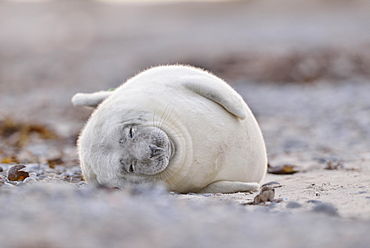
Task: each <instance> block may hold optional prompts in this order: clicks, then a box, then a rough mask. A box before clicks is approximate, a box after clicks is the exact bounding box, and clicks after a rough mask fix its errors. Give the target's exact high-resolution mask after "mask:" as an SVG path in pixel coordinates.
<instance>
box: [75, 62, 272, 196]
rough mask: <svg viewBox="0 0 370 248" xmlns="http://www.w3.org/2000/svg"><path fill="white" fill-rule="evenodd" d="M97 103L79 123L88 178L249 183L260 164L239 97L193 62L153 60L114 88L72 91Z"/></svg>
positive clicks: (174, 185) (195, 184)
mask: <svg viewBox="0 0 370 248" xmlns="http://www.w3.org/2000/svg"><path fill="white" fill-rule="evenodd" d="M72 102H73V104H74V105H85V106H91V107H97V108H96V109H95V111H94V112H93V114H92V115H91V117H90V119H89V120H88V122H87V123H86V125H85V127H84V129H83V130H82V132H81V134H80V137H79V140H78V149H79V158H80V163H81V168H82V172H83V175H84V177H85V179H86V181H87V182H88V183H98V184H105V185H109V186H112V187H119V188H122V187H125V185H127V184H129V183H134V184H137V183H144V182H157V181H159V182H162V183H164V184H165V185H166V186H167V188H168V190H170V191H175V192H180V193H186V192H202V193H205V192H209V193H217V192H220V193H232V192H243V191H256V190H258V188H259V182H260V181H261V180H262V179H263V178H264V176H265V174H266V169H267V156H266V149H265V144H264V140H263V137H262V133H261V130H260V128H259V126H258V124H257V122H256V119H255V118H254V116H253V114H252V112H251V111H250V109H249V108H248V106H247V104H246V103H245V102H244V101H243V99H242V97H241V96H240V95H239V94H238V93H237V92H236V91H235V90H233V89H232V88H231V87H230V86H229V85H228V84H227V83H226V82H224V81H223V80H222V79H220V78H218V77H216V76H214V75H212V74H210V73H208V72H206V71H204V70H201V69H197V68H193V67H189V66H181V65H173V66H159V67H154V68H151V69H149V70H146V71H144V72H141V73H140V74H138V75H136V76H134V77H133V78H131V79H129V80H128V81H127V82H125V83H124V84H122V85H121V86H120V87H118V88H117V89H116V90H114V91H111V92H109V91H101V92H96V93H91V94H83V93H79V94H76V95H75V96H74V97H73V98H72Z"/></svg>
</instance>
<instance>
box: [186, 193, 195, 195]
mask: <svg viewBox="0 0 370 248" xmlns="http://www.w3.org/2000/svg"><path fill="white" fill-rule="evenodd" d="M187 195H196V194H195V193H187Z"/></svg>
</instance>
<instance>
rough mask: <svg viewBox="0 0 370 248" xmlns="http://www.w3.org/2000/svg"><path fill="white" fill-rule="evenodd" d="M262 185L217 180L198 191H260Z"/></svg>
mask: <svg viewBox="0 0 370 248" xmlns="http://www.w3.org/2000/svg"><path fill="white" fill-rule="evenodd" d="M259 187H260V185H259V184H258V183H245V182H234V181H217V182H214V183H211V184H208V185H207V186H206V187H204V188H203V189H201V190H199V191H197V192H196V193H237V192H252V191H254V192H255V191H258V189H259Z"/></svg>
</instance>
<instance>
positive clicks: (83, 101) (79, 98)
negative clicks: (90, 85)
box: [72, 91, 113, 108]
mask: <svg viewBox="0 0 370 248" xmlns="http://www.w3.org/2000/svg"><path fill="white" fill-rule="evenodd" d="M112 94H113V92H112V91H98V92H94V93H77V94H76V95H74V96H73V97H72V103H73V105H74V106H88V107H92V108H96V107H97V106H98V105H99V104H100V103H101V102H102V101H104V100H105V99H106V98H108V97H109V96H110V95H112Z"/></svg>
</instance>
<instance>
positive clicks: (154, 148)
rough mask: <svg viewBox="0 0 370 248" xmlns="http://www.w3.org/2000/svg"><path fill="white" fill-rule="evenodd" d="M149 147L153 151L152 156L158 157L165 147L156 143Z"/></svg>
mask: <svg viewBox="0 0 370 248" xmlns="http://www.w3.org/2000/svg"><path fill="white" fill-rule="evenodd" d="M149 148H150V151H151V154H150V158H154V157H157V156H159V155H161V154H162V153H163V148H160V147H158V146H156V145H150V146H149Z"/></svg>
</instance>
